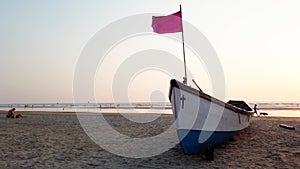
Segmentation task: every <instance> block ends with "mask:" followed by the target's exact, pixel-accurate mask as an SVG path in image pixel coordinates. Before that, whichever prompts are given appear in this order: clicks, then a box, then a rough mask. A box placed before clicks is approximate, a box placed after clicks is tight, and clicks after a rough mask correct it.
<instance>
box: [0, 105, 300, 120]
mask: <svg viewBox="0 0 300 169" xmlns="http://www.w3.org/2000/svg"><path fill="white" fill-rule="evenodd" d="M256 104H257V105H258V106H257V107H258V113H267V114H268V115H267V116H272V117H300V103H256ZM249 106H250V107H253V106H254V103H249ZM12 107H15V108H16V109H17V111H46V112H47V111H49V112H58V113H59V112H62V113H64V112H88V113H156V114H172V109H171V104H170V103H168V102H151V103H149V102H136V103H32V104H0V110H4V111H7V110H9V109H11V108H12Z"/></svg>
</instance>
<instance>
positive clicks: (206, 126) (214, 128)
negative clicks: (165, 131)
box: [169, 79, 254, 155]
mask: <svg viewBox="0 0 300 169" xmlns="http://www.w3.org/2000/svg"><path fill="white" fill-rule="evenodd" d="M169 99H170V101H171V104H172V110H173V115H174V118H175V121H176V129H177V134H178V138H179V141H180V145H181V147H182V149H183V152H184V153H185V154H188V155H190V154H193V153H196V152H199V151H208V152H209V151H211V150H213V148H214V147H215V146H216V145H219V144H222V143H224V142H226V141H227V140H229V139H230V138H231V137H232V136H233V135H234V134H235V133H236V132H237V131H240V130H243V129H245V128H247V127H248V126H249V124H250V118H251V116H252V115H253V113H254V112H253V111H252V109H251V108H250V107H249V106H248V105H247V104H246V103H245V102H243V101H229V103H231V104H229V103H225V102H223V101H220V100H218V99H216V98H214V97H212V96H209V95H208V94H205V93H204V92H202V91H201V90H200V89H199V90H196V89H194V88H192V87H189V86H187V85H185V84H183V83H181V82H179V81H177V80H174V79H173V80H171V82H170V91H169Z"/></svg>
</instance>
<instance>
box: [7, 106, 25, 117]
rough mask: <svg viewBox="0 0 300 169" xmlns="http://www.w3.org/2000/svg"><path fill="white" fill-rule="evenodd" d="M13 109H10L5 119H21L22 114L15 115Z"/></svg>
mask: <svg viewBox="0 0 300 169" xmlns="http://www.w3.org/2000/svg"><path fill="white" fill-rule="evenodd" d="M15 110H16V109H15V108H12V109H10V110H8V112H7V115H6V117H7V118H19V117H23V116H22V114H16V113H15Z"/></svg>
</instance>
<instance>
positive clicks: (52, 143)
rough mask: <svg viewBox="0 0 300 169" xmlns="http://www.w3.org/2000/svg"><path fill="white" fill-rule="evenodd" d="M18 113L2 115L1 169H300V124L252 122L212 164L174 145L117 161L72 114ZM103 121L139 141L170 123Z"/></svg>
mask: <svg viewBox="0 0 300 169" xmlns="http://www.w3.org/2000/svg"><path fill="white" fill-rule="evenodd" d="M22 113H23V114H24V115H25V116H26V117H25V118H20V119H6V118H5V112H3V111H0V140H1V141H0V158H1V160H0V166H1V168H300V160H299V159H300V118H284V117H260V118H257V117H254V118H252V123H251V126H250V127H249V128H247V129H245V130H243V131H240V132H238V133H237V134H236V135H235V136H234V138H233V139H231V140H230V141H228V142H227V143H225V144H223V145H220V146H218V147H216V148H215V152H214V155H215V160H214V161H206V160H205V156H204V154H203V153H198V154H195V155H191V156H187V155H184V154H183V152H182V150H181V148H180V146H179V145H178V144H177V145H175V146H174V147H173V148H171V149H170V150H168V151H166V152H164V153H162V154H159V155H156V156H153V157H147V158H127V157H121V156H117V155H115V154H112V153H110V152H108V151H106V150H104V149H103V148H101V147H100V146H98V145H97V144H96V143H94V142H93V141H92V140H91V139H90V138H89V137H88V136H87V134H86V133H85V132H84V130H83V129H82V127H81V125H80V123H79V121H78V119H77V116H76V114H74V113H68V112H64V113H57V112H22ZM133 116H138V117H139V118H149V117H150V116H151V115H145V116H143V115H133ZM105 118H106V120H107V121H109V124H110V125H111V126H113V128H114V129H115V130H116V131H119V132H121V133H123V134H125V135H128V136H130V137H138V138H145V137H149V136H155V135H157V134H160V133H162V132H164V131H166V130H167V129H168V128H169V127H170V125H171V124H172V123H173V117H172V115H164V116H162V117H160V118H159V119H157V120H155V121H153V122H151V123H147V124H136V123H130V122H129V121H128V120H124V118H122V117H121V116H120V115H116V114H109V115H105ZM281 123H284V124H288V125H293V126H295V127H296V129H295V130H289V129H284V128H281V127H279V124H281ZM170 141H173V142H177V141H178V140H176V139H174V140H170ZM111 144H112V145H111V146H115V147H118V146H119V145H114V143H111Z"/></svg>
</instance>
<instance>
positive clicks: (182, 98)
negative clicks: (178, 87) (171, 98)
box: [180, 95, 186, 109]
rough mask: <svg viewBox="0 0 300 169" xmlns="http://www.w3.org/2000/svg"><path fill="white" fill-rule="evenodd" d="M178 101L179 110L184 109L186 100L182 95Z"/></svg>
mask: <svg viewBox="0 0 300 169" xmlns="http://www.w3.org/2000/svg"><path fill="white" fill-rule="evenodd" d="M180 100H181V108H182V109H184V101H185V100H186V98H185V97H184V95H182V96H181V97H180Z"/></svg>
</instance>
